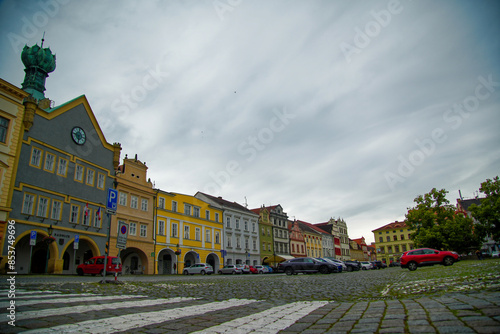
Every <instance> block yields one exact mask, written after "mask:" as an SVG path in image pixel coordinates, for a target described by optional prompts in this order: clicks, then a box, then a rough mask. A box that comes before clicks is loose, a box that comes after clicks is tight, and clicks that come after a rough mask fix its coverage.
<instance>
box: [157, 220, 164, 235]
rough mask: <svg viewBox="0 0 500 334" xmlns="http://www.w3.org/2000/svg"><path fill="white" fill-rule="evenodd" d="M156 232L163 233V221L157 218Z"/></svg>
mask: <svg viewBox="0 0 500 334" xmlns="http://www.w3.org/2000/svg"><path fill="white" fill-rule="evenodd" d="M158 234H159V235H165V221H164V220H158Z"/></svg>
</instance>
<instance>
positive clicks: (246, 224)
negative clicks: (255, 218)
mask: <svg viewBox="0 0 500 334" xmlns="http://www.w3.org/2000/svg"><path fill="white" fill-rule="evenodd" d="M245 231H248V222H247V221H246V220H245Z"/></svg>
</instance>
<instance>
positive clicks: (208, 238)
mask: <svg viewBox="0 0 500 334" xmlns="http://www.w3.org/2000/svg"><path fill="white" fill-rule="evenodd" d="M205 242H212V231H211V230H210V229H206V230H205Z"/></svg>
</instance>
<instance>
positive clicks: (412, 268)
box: [408, 262, 417, 271]
mask: <svg viewBox="0 0 500 334" xmlns="http://www.w3.org/2000/svg"><path fill="white" fill-rule="evenodd" d="M408 270H410V271H415V270H417V262H410V263H408Z"/></svg>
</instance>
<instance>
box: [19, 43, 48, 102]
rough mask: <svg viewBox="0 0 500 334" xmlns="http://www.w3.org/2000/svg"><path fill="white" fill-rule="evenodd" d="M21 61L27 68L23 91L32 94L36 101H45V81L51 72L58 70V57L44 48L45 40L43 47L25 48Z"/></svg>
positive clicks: (36, 45)
mask: <svg viewBox="0 0 500 334" xmlns="http://www.w3.org/2000/svg"><path fill="white" fill-rule="evenodd" d="M21 60H22V61H23V64H24V66H25V67H26V68H25V70H24V72H26V75H25V76H24V82H23V83H22V87H23V90H24V91H26V92H28V93H30V94H31V95H32V96H33V97H34V98H35V99H37V100H43V99H44V98H45V95H44V92H45V79H47V77H48V76H49V73H50V72H53V71H54V70H55V69H56V55H55V54H52V51H50V48H45V49H44V48H43V39H42V44H41V46H38V44H35V45H33V46H32V47H28V46H27V45H25V46H24V48H23V52H22V53H21Z"/></svg>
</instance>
